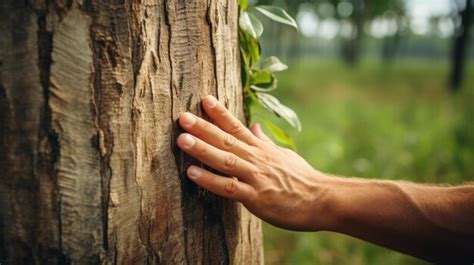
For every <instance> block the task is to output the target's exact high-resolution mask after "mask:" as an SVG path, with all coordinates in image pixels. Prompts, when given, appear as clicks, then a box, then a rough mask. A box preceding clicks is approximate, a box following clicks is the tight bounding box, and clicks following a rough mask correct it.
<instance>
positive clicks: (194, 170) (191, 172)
mask: <svg viewBox="0 0 474 265" xmlns="http://www.w3.org/2000/svg"><path fill="white" fill-rule="evenodd" d="M201 174H202V171H201V169H200V168H198V167H196V166H190V167H189V169H188V176H189V177H190V178H197V177H199V176H201Z"/></svg>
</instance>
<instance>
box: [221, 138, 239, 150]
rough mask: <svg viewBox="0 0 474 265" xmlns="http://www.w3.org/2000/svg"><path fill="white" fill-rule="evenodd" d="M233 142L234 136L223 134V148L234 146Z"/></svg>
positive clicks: (234, 140)
mask: <svg viewBox="0 0 474 265" xmlns="http://www.w3.org/2000/svg"><path fill="white" fill-rule="evenodd" d="M235 142H236V139H235V137H234V136H232V135H225V136H224V148H226V149H231V148H232V147H234V145H235Z"/></svg>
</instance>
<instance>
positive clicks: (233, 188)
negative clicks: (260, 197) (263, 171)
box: [187, 166, 255, 202]
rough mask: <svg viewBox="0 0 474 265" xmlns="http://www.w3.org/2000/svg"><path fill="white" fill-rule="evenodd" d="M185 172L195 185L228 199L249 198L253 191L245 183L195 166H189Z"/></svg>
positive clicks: (242, 200) (243, 199) (241, 200)
mask: <svg viewBox="0 0 474 265" xmlns="http://www.w3.org/2000/svg"><path fill="white" fill-rule="evenodd" d="M187 173H188V176H189V178H190V179H191V180H192V181H193V182H194V183H196V184H197V185H199V186H201V187H203V188H205V189H207V190H209V191H210V192H212V193H215V194H217V195H220V196H222V197H225V198H228V199H232V200H236V201H240V202H244V201H246V200H249V199H250V198H251V197H252V196H253V195H254V192H255V190H254V189H253V188H252V187H251V186H249V185H248V184H246V183H243V182H239V181H238V180H236V179H233V178H228V177H223V176H219V175H216V174H214V173H212V172H209V171H207V170H205V169H203V168H200V167H197V166H190V167H189V168H188V171H187Z"/></svg>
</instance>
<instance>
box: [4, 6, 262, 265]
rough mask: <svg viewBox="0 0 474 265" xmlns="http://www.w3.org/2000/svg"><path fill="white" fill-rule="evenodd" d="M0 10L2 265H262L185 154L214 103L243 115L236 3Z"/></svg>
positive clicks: (253, 230)
mask: <svg viewBox="0 0 474 265" xmlns="http://www.w3.org/2000/svg"><path fill="white" fill-rule="evenodd" d="M0 5H1V6H0V27H1V28H0V44H1V45H0V48H1V50H0V51H1V53H0V58H1V59H0V62H1V63H0V65H1V66H0V67H1V68H0V73H1V75H0V135H1V137H0V171H1V172H2V175H1V181H0V209H1V211H0V263H6V264H58V263H61V264H70V263H75V264H89V263H94V264H95V263H103V264H109V263H112V264H118V263H119V264H144V263H153V264H157V263H165V264H184V263H186V264H188V263H192V264H196V263H206V264H214V263H219V264H222V263H235V264H246V263H247V264H249V263H251V264H259V263H262V248H261V231H260V229H261V228H260V226H261V225H260V222H259V221H258V220H256V219H255V218H254V217H252V216H251V215H250V214H249V213H248V212H247V211H246V210H245V208H243V207H242V206H241V205H240V204H236V203H234V202H230V201H226V200H223V199H220V198H218V197H216V196H214V195H211V194H208V193H207V192H204V191H202V190H200V189H198V188H197V187H196V186H195V185H194V184H192V183H191V182H190V181H189V180H188V179H187V177H186V176H185V169H186V167H187V166H188V165H189V164H191V163H196V162H197V161H192V160H191V159H190V158H189V157H187V156H185V155H184V154H183V153H182V152H181V151H179V150H178V149H177V148H176V147H175V139H176V137H177V135H178V133H179V132H180V129H179V128H178V126H177V125H176V122H175V121H176V119H177V117H178V115H179V113H181V112H183V111H186V110H189V111H192V112H194V113H198V114H201V110H200V105H199V102H200V96H202V95H206V94H214V95H216V96H217V97H218V98H219V99H220V100H221V101H222V102H224V103H225V105H226V106H227V107H228V108H229V109H230V110H231V111H232V112H234V113H235V114H236V115H237V116H238V117H240V118H241V119H243V110H242V89H241V83H240V65H239V61H240V59H239V52H238V46H237V45H238V44H237V16H238V6H237V1H224V2H223V1H197V0H195V1H164V0H158V1H157V0H153V1H151V0H149V1H148V0H145V1H128V0H127V1H119V2H117V1H40V0H38V1H15V0H2V1H1V2H0Z"/></svg>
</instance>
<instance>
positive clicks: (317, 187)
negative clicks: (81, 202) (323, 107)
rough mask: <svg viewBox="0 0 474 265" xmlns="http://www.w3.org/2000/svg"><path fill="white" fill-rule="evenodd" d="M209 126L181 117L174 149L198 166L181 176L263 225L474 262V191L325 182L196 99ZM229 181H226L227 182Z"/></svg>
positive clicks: (210, 102)
mask: <svg viewBox="0 0 474 265" xmlns="http://www.w3.org/2000/svg"><path fill="white" fill-rule="evenodd" d="M202 107H203V109H204V111H205V112H206V113H207V114H208V115H209V117H210V118H211V119H212V120H213V122H214V123H215V125H214V124H212V123H210V122H207V121H205V120H203V119H201V118H199V117H197V116H195V115H193V114H191V113H187V112H186V113H182V114H181V115H180V117H179V123H180V125H181V127H182V128H183V129H185V130H186V131H187V133H183V134H181V135H180V136H179V137H178V140H177V142H178V146H179V147H180V148H181V149H182V150H183V151H184V152H186V153H188V154H189V155H191V156H193V157H195V158H196V159H198V160H200V161H201V162H203V163H204V164H206V165H208V166H210V167H212V168H214V169H216V170H218V171H219V172H222V174H223V175H217V174H214V173H211V172H209V171H207V170H205V169H203V168H201V167H198V166H190V167H189V168H188V170H187V174H188V176H189V178H190V179H191V180H192V181H194V182H195V183H196V184H197V185H199V186H201V187H203V188H205V189H207V190H209V191H211V192H213V193H215V194H218V195H220V196H222V197H225V198H228V199H232V200H236V201H239V202H241V203H243V205H244V206H245V207H246V208H247V209H248V210H249V211H250V212H252V213H253V214H254V215H256V216H258V217H259V218H261V219H263V220H264V221H266V222H268V223H270V224H272V225H275V226H278V227H282V228H286V229H291V230H299V231H323V230H325V231H333V232H337V233H343V234H346V235H349V236H352V237H356V238H359V239H362V240H366V241H369V242H372V243H375V244H378V245H381V246H384V247H387V248H391V249H394V250H397V251H400V252H403V253H406V254H409V255H412V256H415V257H418V258H421V259H424V260H427V261H431V262H436V263H443V264H446V263H447V264H473V262H474V185H463V186H458V187H447V186H444V187H442V186H428V185H420V184H414V183H409V182H401V181H398V182H397V181H382V180H367V179H358V178H347V177H337V176H331V175H328V174H324V173H322V172H319V171H317V170H315V169H314V168H313V167H311V166H310V165H309V164H308V163H307V162H306V161H305V160H304V159H303V158H301V157H300V156H299V155H298V154H296V153H295V152H293V151H291V150H289V149H285V148H282V147H279V146H277V145H275V144H274V143H273V142H272V141H271V140H270V139H269V138H268V137H267V136H266V135H265V134H263V132H262V130H261V129H260V126H259V125H258V124H256V125H254V126H253V127H252V128H251V129H250V130H249V129H247V128H246V127H245V126H244V125H243V124H242V123H241V122H240V121H239V120H238V119H237V118H235V117H234V116H233V115H232V114H231V113H230V112H229V111H228V110H227V109H226V108H225V107H224V106H223V105H222V104H220V103H219V102H218V101H217V100H216V99H215V98H214V97H212V96H206V97H204V98H203V99H202ZM227 176H232V177H227Z"/></svg>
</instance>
